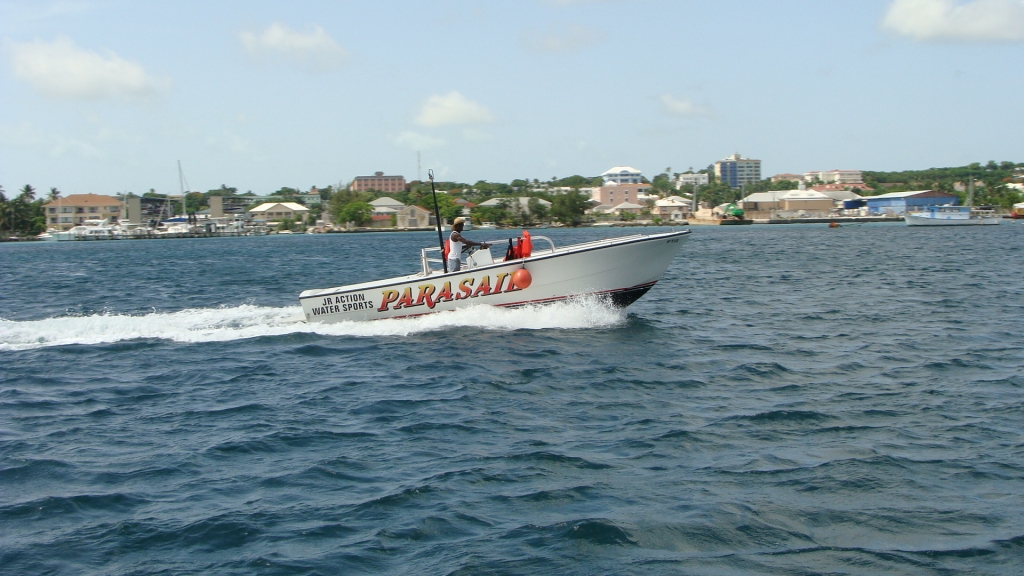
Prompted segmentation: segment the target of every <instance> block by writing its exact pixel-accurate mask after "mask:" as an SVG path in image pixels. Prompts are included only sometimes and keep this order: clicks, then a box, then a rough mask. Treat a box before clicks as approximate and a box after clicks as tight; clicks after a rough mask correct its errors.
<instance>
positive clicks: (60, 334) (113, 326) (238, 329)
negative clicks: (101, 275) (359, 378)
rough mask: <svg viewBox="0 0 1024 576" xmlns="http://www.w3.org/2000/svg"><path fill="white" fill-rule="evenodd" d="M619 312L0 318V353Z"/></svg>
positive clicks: (594, 308)
mask: <svg viewBox="0 0 1024 576" xmlns="http://www.w3.org/2000/svg"><path fill="white" fill-rule="evenodd" d="M624 319H625V313H624V311H622V310H621V309H617V308H613V307H611V306H610V305H608V304H607V303H605V302H604V301H601V300H599V299H597V298H587V297H580V298H575V299H572V300H569V301H566V302H560V303H556V304H549V305H545V306H526V307H522V308H515V309H508V308H497V307H494V306H487V305H474V306H470V307H467V308H463V309H460V310H456V311H453V312H440V313H437V314H428V315H424V316H417V317H412V318H397V319H390V320H376V321H367V322H339V323H336V324H309V323H306V322H305V320H304V319H303V317H302V308H300V307H298V306H291V307H283V308H274V307H267V306H254V305H247V304H244V305H241V306H236V307H230V308H200V309H186V310H180V311H177V312H151V313H149V314H142V315H129V314H113V313H104V314H92V315H87V316H60V317H54V318H46V319H43V320H29V321H21V322H18V321H12V320H2V319H0V350H28V349H34V348H45V347H51V346H67V345H73V344H84V345H94V344H110V343H114V342H122V341H127V340H146V339H157V340H169V341H173V342H183V343H198V342H227V341H232V340H241V339H246V338H258V337H262V336H280V335H285V334H296V333H313V334H321V335H325V336H356V337H375V336H408V335H411V334H418V333H423V332H431V331H439V330H447V329H450V328H477V329H483V330H509V331H511V330H544V329H581V328H603V327H611V326H615V325H617V324H619V323H621V322H622V321H624Z"/></svg>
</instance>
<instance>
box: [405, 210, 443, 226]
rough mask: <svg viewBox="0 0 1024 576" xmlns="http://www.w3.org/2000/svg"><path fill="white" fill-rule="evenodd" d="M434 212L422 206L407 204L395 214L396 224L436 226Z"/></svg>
mask: <svg viewBox="0 0 1024 576" xmlns="http://www.w3.org/2000/svg"><path fill="white" fill-rule="evenodd" d="M436 222H437V221H436V220H435V219H434V213H433V212H431V211H430V210H427V209H426V208H423V207H421V206H405V207H403V208H402V209H401V210H399V211H398V212H397V213H396V214H395V225H396V226H398V227H399V228H423V227H426V226H436V225H437V224H436Z"/></svg>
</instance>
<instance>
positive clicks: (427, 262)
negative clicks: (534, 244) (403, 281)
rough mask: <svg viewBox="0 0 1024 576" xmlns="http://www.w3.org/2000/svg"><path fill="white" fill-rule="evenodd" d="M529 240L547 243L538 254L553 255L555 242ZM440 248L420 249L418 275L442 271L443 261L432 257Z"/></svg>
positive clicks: (535, 238)
mask: <svg viewBox="0 0 1024 576" xmlns="http://www.w3.org/2000/svg"><path fill="white" fill-rule="evenodd" d="M530 239H531V240H543V241H545V242H547V243H548V247H547V248H541V249H540V252H539V254H554V253H555V242H554V240H552V239H551V238H548V237H547V236H531V237H530ZM507 241H508V238H502V239H500V240H487V241H486V243H487V244H490V245H491V246H500V245H501V244H502V243H503V242H507ZM440 252H441V248H440V247H437V246H432V247H430V248H420V274H421V275H423V276H430V275H431V274H433V273H434V272H439V271H440V270H443V269H444V261H443V260H442V259H441V258H438V257H432V255H434V254H435V253H436V254H437V256H441V254H440ZM537 255H538V251H537V250H534V251H533V253H532V254H531V256H537ZM431 264H440V265H441V267H440V268H433V267H432V266H431Z"/></svg>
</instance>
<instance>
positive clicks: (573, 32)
mask: <svg viewBox="0 0 1024 576" xmlns="http://www.w3.org/2000/svg"><path fill="white" fill-rule="evenodd" d="M599 37H600V34H598V33H597V32H596V31H594V30H592V29H590V28H587V27H585V26H580V25H578V24H571V25H569V26H566V27H564V28H552V29H550V30H547V31H545V32H528V33H524V34H523V35H522V40H523V44H524V45H525V46H526V47H527V48H528V49H529V50H531V51H533V52H538V53H553V52H568V51H571V50H578V49H580V48H583V47H584V46H588V45H590V44H593V43H594V42H596V41H597V40H598V39H599Z"/></svg>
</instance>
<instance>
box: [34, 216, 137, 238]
mask: <svg viewBox="0 0 1024 576" xmlns="http://www.w3.org/2000/svg"><path fill="white" fill-rule="evenodd" d="M50 235H51V236H53V239H54V240H56V241H58V242H66V241H68V240H117V239H119V238H121V228H120V227H119V226H116V225H112V224H110V222H109V221H108V220H85V221H84V222H82V223H81V224H79V225H78V226H74V227H72V228H71V229H69V230H64V231H62V232H57V231H54V232H51V233H50Z"/></svg>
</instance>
